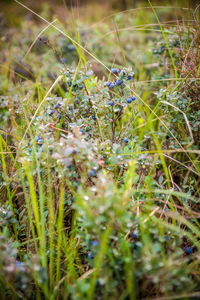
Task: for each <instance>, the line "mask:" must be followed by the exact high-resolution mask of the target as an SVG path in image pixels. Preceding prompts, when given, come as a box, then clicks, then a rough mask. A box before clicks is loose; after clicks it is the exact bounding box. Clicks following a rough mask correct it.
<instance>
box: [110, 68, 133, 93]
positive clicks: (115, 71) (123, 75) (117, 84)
mask: <svg viewBox="0 0 200 300" xmlns="http://www.w3.org/2000/svg"><path fill="white" fill-rule="evenodd" d="M111 71H112V74H115V75H119V78H117V80H116V82H114V81H113V82H110V81H107V82H106V83H105V86H107V87H109V88H111V89H114V87H115V86H120V85H122V84H123V80H122V78H124V77H125V76H126V75H127V74H126V71H125V70H122V71H121V72H120V70H119V69H117V68H112V70H111ZM132 78H133V75H132V74H128V75H127V77H126V78H125V79H127V80H131V79H132Z"/></svg>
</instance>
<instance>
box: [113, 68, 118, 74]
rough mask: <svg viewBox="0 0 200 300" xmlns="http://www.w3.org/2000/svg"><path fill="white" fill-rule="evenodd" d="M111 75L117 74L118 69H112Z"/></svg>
mask: <svg viewBox="0 0 200 300" xmlns="http://www.w3.org/2000/svg"><path fill="white" fill-rule="evenodd" d="M111 71H112V73H113V74H118V73H119V69H117V68H112V70H111Z"/></svg>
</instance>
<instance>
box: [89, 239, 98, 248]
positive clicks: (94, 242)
mask: <svg viewBox="0 0 200 300" xmlns="http://www.w3.org/2000/svg"><path fill="white" fill-rule="evenodd" d="M94 246H99V241H98V240H93V241H91V242H90V247H94Z"/></svg>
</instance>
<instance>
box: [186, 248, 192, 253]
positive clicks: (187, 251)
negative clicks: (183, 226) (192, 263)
mask: <svg viewBox="0 0 200 300" xmlns="http://www.w3.org/2000/svg"><path fill="white" fill-rule="evenodd" d="M192 252H193V250H192V248H191V247H186V248H185V253H186V254H192Z"/></svg>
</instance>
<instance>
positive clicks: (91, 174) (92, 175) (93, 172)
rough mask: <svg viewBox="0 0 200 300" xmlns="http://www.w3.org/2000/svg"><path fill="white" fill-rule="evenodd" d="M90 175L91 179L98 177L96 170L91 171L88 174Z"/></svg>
mask: <svg viewBox="0 0 200 300" xmlns="http://www.w3.org/2000/svg"><path fill="white" fill-rule="evenodd" d="M88 175H89V176H90V177H94V176H95V175H96V172H95V170H90V171H89V172H88Z"/></svg>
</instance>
